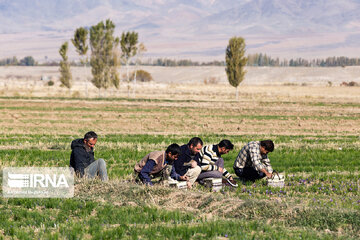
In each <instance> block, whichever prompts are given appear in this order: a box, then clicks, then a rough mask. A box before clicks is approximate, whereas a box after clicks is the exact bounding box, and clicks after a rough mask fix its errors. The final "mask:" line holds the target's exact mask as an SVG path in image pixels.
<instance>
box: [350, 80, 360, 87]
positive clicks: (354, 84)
mask: <svg viewBox="0 0 360 240" xmlns="http://www.w3.org/2000/svg"><path fill="white" fill-rule="evenodd" d="M356 86H359V84H358V83H357V82H354V81H351V82H349V87H356Z"/></svg>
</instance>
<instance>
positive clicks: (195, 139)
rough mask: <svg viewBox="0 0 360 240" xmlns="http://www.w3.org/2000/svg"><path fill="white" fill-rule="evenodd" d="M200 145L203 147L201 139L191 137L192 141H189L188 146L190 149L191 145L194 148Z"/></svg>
mask: <svg viewBox="0 0 360 240" xmlns="http://www.w3.org/2000/svg"><path fill="white" fill-rule="evenodd" d="M199 143H200V144H201V146H202V145H203V141H202V140H201V138H199V137H193V138H192V139H190V141H189V143H188V146H189V147H190V146H191V145H193V146H194V147H195V146H197V145H198V144H199Z"/></svg>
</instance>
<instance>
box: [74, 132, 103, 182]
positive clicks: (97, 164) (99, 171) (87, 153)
mask: <svg viewBox="0 0 360 240" xmlns="http://www.w3.org/2000/svg"><path fill="white" fill-rule="evenodd" d="M97 139H98V136H97V134H96V133H95V132H93V131H90V132H87V133H86V134H85V136H84V138H79V139H75V140H74V141H72V142H71V150H72V151H71V155H70V167H72V168H73V169H74V171H75V173H76V175H77V176H78V177H84V176H85V177H87V178H89V179H93V178H95V177H96V176H99V177H100V179H101V180H102V181H107V180H108V176H107V170H106V163H105V161H104V159H102V158H100V159H98V160H95V158H94V146H95V144H96V142H97Z"/></svg>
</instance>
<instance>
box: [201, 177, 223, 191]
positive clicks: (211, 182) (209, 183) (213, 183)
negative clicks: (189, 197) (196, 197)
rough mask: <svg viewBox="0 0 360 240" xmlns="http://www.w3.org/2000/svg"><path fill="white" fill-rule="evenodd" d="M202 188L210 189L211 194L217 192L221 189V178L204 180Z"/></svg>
mask: <svg viewBox="0 0 360 240" xmlns="http://www.w3.org/2000/svg"><path fill="white" fill-rule="evenodd" d="M204 186H205V187H207V188H210V189H211V191H213V192H219V191H220V190H221V189H222V179H221V178H205V179H204Z"/></svg>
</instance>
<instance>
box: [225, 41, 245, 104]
mask: <svg viewBox="0 0 360 240" xmlns="http://www.w3.org/2000/svg"><path fill="white" fill-rule="evenodd" d="M225 61H226V69H225V71H226V74H227V77H228V80H229V83H230V85H231V86H233V87H235V88H236V100H238V95H239V94H238V87H239V85H240V83H241V82H242V81H243V80H244V76H245V74H246V71H245V66H246V62H247V58H246V57H245V40H244V39H243V38H241V37H233V38H231V39H230V40H229V45H228V46H227V48H226V57H225Z"/></svg>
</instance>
